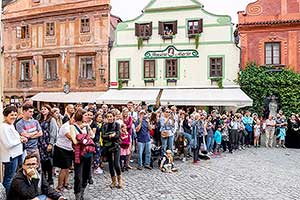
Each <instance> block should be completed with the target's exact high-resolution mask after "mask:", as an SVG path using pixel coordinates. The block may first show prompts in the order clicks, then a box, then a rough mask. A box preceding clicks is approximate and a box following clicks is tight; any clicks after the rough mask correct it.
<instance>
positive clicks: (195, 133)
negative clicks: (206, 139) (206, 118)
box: [191, 120, 204, 149]
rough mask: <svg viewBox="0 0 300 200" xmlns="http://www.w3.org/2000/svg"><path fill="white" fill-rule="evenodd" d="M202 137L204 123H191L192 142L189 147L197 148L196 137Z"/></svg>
mask: <svg viewBox="0 0 300 200" xmlns="http://www.w3.org/2000/svg"><path fill="white" fill-rule="evenodd" d="M203 135H204V122H202V121H196V120H195V121H193V123H192V141H191V147H192V148H193V149H195V148H197V147H198V145H200V144H198V142H197V141H198V137H202V136H203Z"/></svg>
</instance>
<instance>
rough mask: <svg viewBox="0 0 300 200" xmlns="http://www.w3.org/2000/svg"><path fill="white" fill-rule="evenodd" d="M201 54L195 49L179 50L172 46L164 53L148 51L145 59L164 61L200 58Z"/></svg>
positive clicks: (163, 51)
mask: <svg viewBox="0 0 300 200" xmlns="http://www.w3.org/2000/svg"><path fill="white" fill-rule="evenodd" d="M198 57H199V52H198V51H197V50H194V49H183V50H178V49H177V48H176V47H175V46H173V45H170V46H168V47H167V48H166V49H164V50H162V51H147V52H146V53H145V59H162V58H198Z"/></svg>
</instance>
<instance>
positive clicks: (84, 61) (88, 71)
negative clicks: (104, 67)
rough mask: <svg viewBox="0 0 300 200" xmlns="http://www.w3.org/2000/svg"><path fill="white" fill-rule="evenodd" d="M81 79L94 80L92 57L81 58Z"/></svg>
mask: <svg viewBox="0 0 300 200" xmlns="http://www.w3.org/2000/svg"><path fill="white" fill-rule="evenodd" d="M80 78H81V79H93V78H94V71H93V58H92V57H85V58H80Z"/></svg>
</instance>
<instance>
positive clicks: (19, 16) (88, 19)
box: [2, 0, 120, 103]
mask: <svg viewBox="0 0 300 200" xmlns="http://www.w3.org/2000/svg"><path fill="white" fill-rule="evenodd" d="M2 18H3V23H4V33H3V35H4V36H3V38H4V66H5V72H4V73H5V75H6V76H5V80H4V96H5V103H21V102H22V101H23V100H24V99H25V98H28V97H32V96H33V99H34V100H36V101H46V102H47V101H50V102H64V103H66V102H93V101H95V96H97V95H98V94H100V93H101V91H106V90H107V89H108V79H109V77H108V63H109V62H108V57H109V56H108V55H109V49H110V44H111V43H112V42H111V40H110V38H111V35H112V34H111V31H113V30H114V28H115V26H116V24H117V23H118V22H119V21H120V19H119V18H118V17H115V16H111V14H110V1H109V0H94V1H90V0H77V1H74V0H15V1H11V2H10V3H9V4H8V5H7V6H6V7H5V8H4V12H3V16H2ZM69 92H70V94H69V95H67V94H65V93H69ZM78 92H79V93H78ZM85 92H88V93H85ZM97 92H98V93H97ZM72 93H73V96H72V95H71V94H72ZM75 93H76V95H74V94H75ZM64 94H65V95H64ZM74 96H75V99H74Z"/></svg>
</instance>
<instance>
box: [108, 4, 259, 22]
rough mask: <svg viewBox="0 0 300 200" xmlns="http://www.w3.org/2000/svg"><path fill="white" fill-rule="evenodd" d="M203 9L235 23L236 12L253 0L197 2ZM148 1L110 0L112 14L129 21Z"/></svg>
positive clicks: (138, 13) (243, 8)
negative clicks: (224, 16)
mask: <svg viewBox="0 0 300 200" xmlns="http://www.w3.org/2000/svg"><path fill="white" fill-rule="evenodd" d="M198 1H199V2H201V3H202V4H203V5H204V9H205V10H207V11H209V12H212V13H214V14H222V15H224V14H226V15H230V16H231V17H232V19H233V22H234V23H236V22H237V11H241V10H245V9H246V6H247V4H248V3H250V2H254V1H255V0H198ZM149 2H150V0H111V4H112V13H113V14H114V15H118V16H119V17H121V19H122V20H129V19H133V18H135V17H137V16H138V15H140V14H141V11H142V9H143V8H144V7H145V6H146V5H147V4H148V3H149Z"/></svg>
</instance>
